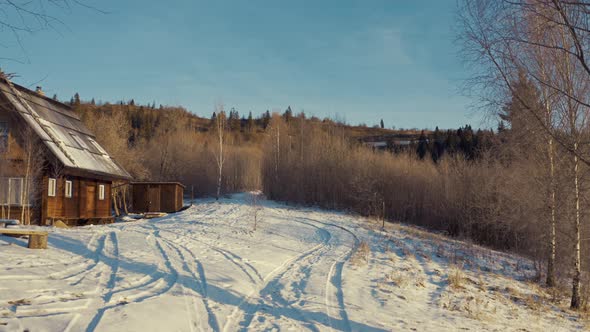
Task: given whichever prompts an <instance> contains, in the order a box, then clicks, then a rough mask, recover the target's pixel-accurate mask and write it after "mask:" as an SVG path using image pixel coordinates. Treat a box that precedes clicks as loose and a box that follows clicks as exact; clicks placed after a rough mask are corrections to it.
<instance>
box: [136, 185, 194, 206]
mask: <svg viewBox="0 0 590 332" xmlns="http://www.w3.org/2000/svg"><path fill="white" fill-rule="evenodd" d="M131 191H132V195H131V197H132V201H131V210H132V211H133V212H135V213H144V212H166V213H173V212H178V211H180V210H181V209H182V206H183V196H184V186H183V185H182V184H180V183H178V182H132V183H131Z"/></svg>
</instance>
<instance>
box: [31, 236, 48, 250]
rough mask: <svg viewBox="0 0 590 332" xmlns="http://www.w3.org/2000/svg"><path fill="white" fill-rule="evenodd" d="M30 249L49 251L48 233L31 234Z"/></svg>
mask: <svg viewBox="0 0 590 332" xmlns="http://www.w3.org/2000/svg"><path fill="white" fill-rule="evenodd" d="M28 247H29V249H47V233H45V234H30V235H29V246H28Z"/></svg>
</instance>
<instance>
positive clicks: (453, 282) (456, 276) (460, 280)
mask: <svg viewBox="0 0 590 332" xmlns="http://www.w3.org/2000/svg"><path fill="white" fill-rule="evenodd" d="M447 281H448V283H449V286H450V287H451V288H452V289H455V290H457V289H462V288H463V284H464V283H465V274H464V273H463V270H462V269H461V268H460V267H458V266H453V267H451V269H450V271H449V273H448V276H447Z"/></svg>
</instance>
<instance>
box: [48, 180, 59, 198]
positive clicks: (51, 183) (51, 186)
mask: <svg viewBox="0 0 590 332" xmlns="http://www.w3.org/2000/svg"><path fill="white" fill-rule="evenodd" d="M56 187H57V181H56V180H55V179H53V178H49V180H48V181H47V196H48V197H55V192H56Z"/></svg>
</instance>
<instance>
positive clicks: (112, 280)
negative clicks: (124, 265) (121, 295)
mask: <svg viewBox="0 0 590 332" xmlns="http://www.w3.org/2000/svg"><path fill="white" fill-rule="evenodd" d="M109 240H110V241H109V242H110V244H111V246H112V248H111V250H112V256H113V258H110V257H107V256H106V255H104V254H100V255H99V256H98V257H99V259H100V260H102V261H103V262H104V263H105V265H106V266H108V267H110V269H111V275H110V277H109V280H108V281H107V284H106V288H107V292H106V293H105V294H104V295H103V297H102V306H101V307H100V308H99V309H98V312H97V313H96V315H94V317H93V318H92V320H91V321H90V324H88V327H87V328H86V331H87V332H90V331H95V330H96V327H97V326H98V324H99V323H100V320H101V319H102V317H103V316H104V313H105V311H106V310H107V307H106V304H108V303H109V302H110V301H111V298H112V297H113V293H114V289H115V284H116V282H117V272H118V270H119V241H118V238H117V233H116V232H111V233H110V234H109Z"/></svg>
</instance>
